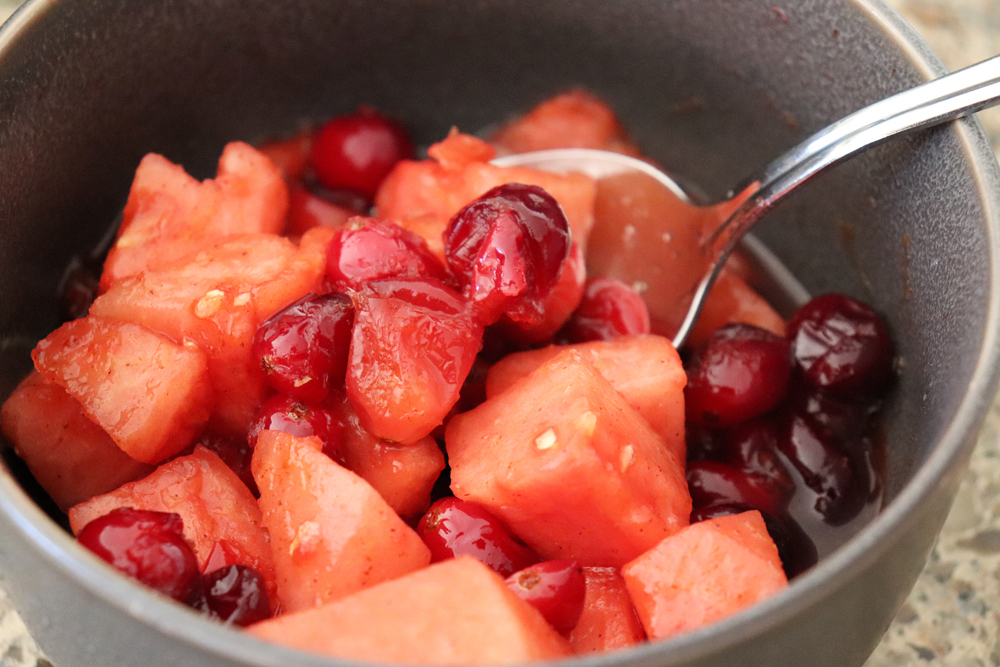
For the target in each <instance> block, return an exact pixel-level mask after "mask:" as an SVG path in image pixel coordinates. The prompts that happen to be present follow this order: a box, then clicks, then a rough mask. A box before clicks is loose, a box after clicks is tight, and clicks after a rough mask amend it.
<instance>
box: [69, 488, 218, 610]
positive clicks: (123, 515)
mask: <svg viewBox="0 0 1000 667" xmlns="http://www.w3.org/2000/svg"><path fill="white" fill-rule="evenodd" d="M77 540H78V541H79V542H80V544H82V545H83V546H85V547H87V548H88V549H90V550H91V551H92V552H94V553H95V554H97V555H98V556H100V557H101V558H103V559H104V560H106V561H107V562H109V563H111V565H112V566H114V567H115V568H116V569H118V570H119V571H121V572H124V573H125V574H127V575H129V576H130V577H133V578H134V579H137V580H139V581H140V582H142V583H143V584H145V585H147V586H149V587H150V588H153V589H156V590H158V591H160V592H161V593H163V594H165V595H169V596H170V597H172V598H174V599H175V600H180V601H181V602H184V601H186V600H187V599H188V596H189V595H190V594H191V591H192V590H193V587H194V586H195V584H196V582H197V580H198V576H199V573H198V559H197V558H196V557H195V554H194V550H193V549H192V548H191V545H190V544H188V543H187V541H186V540H185V539H184V522H183V521H182V520H181V517H180V515H178V514H173V513H168V512H151V511H147V510H136V509H131V508H128V507H120V508H118V509H115V510H112V511H110V512H108V513H107V514H105V515H104V516H101V517H98V518H96V519H94V520H93V521H91V522H90V523H88V524H87V525H86V526H84V527H83V530H81V531H80V534H79V535H78V536H77Z"/></svg>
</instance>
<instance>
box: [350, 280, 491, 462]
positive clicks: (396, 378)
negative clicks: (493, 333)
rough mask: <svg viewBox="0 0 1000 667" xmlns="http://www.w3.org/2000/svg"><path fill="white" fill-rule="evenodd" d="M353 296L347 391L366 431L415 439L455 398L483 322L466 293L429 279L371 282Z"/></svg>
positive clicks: (430, 428)
mask: <svg viewBox="0 0 1000 667" xmlns="http://www.w3.org/2000/svg"><path fill="white" fill-rule="evenodd" d="M353 297H354V300H355V305H356V307H357V317H356V318H355V322H354V334H353V339H352V341H351V356H350V363H349V366H348V371H347V396H348V398H350V400H351V404H352V405H353V406H354V408H355V409H356V410H357V412H358V417H359V418H360V419H361V423H362V424H363V425H364V427H365V428H366V429H368V430H369V431H370V432H371V433H373V434H375V435H377V436H378V437H380V438H383V439H385V440H391V441H393V442H399V443H402V444H410V443H414V442H416V441H417V440H419V439H420V438H423V437H424V436H426V435H428V434H429V433H431V431H433V430H434V428H435V427H436V426H438V424H440V423H441V421H442V420H443V419H444V418H445V415H447V414H448V412H449V410H451V407H452V406H453V405H454V404H455V402H456V401H458V397H459V392H460V390H461V387H462V384H463V383H464V382H465V379H466V377H467V376H468V374H469V370H470V369H471V368H472V364H473V362H474V361H475V358H476V353H477V352H478V350H479V344H480V341H481V340H482V335H483V330H482V327H481V326H480V325H479V324H478V323H477V322H476V321H475V320H474V319H473V317H472V316H471V315H470V313H469V308H468V304H467V302H466V301H465V299H463V298H462V297H461V296H459V295H458V294H456V293H455V292H454V290H452V289H450V288H449V287H448V286H447V285H445V284H443V283H441V282H440V281H436V280H432V279H429V278H420V279H417V278H397V279H393V280H376V281H372V282H370V283H368V284H367V285H365V287H364V289H362V290H360V291H359V292H357V293H355V294H354V295H353Z"/></svg>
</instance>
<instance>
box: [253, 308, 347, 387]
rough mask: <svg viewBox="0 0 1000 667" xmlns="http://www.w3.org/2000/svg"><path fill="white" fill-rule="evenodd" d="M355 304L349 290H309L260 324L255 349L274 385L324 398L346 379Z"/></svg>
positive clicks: (255, 338) (259, 361)
mask: <svg viewBox="0 0 1000 667" xmlns="http://www.w3.org/2000/svg"><path fill="white" fill-rule="evenodd" d="M353 326H354V305H353V304H352V303H351V300H350V298H348V297H347V295H345V294H340V293H333V294H322V295H319V296H317V295H315V294H309V295H307V296H305V297H303V298H301V299H299V300H298V301H296V302H295V303H293V304H292V305H290V306H288V307H286V308H284V309H282V310H280V311H279V312H278V313H276V314H275V315H273V316H271V317H270V318H269V319H268V320H267V321H266V322H264V323H263V324H261V325H260V326H259V327H258V328H257V332H256V333H255V334H254V337H253V347H252V352H253V355H254V358H255V359H256V360H257V363H258V364H259V365H260V368H261V370H262V371H263V372H264V376H265V378H266V379H267V382H268V384H270V385H271V387H272V388H274V389H275V390H276V391H279V392H281V393H283V394H286V395H288V396H290V397H292V398H295V399H296V400H299V401H305V402H312V403H315V402H318V401H322V400H323V399H324V398H326V396H327V394H329V392H330V389H332V388H340V387H342V386H343V384H344V375H345V373H346V371H347V353H348V351H349V350H350V347H351V328H352V327H353Z"/></svg>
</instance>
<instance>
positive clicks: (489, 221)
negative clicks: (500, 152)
mask: <svg viewBox="0 0 1000 667" xmlns="http://www.w3.org/2000/svg"><path fill="white" fill-rule="evenodd" d="M444 246H445V257H446V258H447V260H448V267H449V268H450V269H451V271H452V273H454V274H455V275H456V276H457V277H458V279H459V281H460V282H461V284H462V285H463V290H464V291H463V293H464V294H465V296H466V298H468V299H469V300H470V301H471V302H472V303H473V305H474V307H475V308H476V312H477V313H478V316H479V320H480V322H481V323H482V324H484V325H488V324H492V323H493V322H496V321H497V319H499V317H500V315H502V314H505V313H506V314H507V315H508V316H509V317H510V318H511V319H512V320H514V321H515V322H521V323H536V322H538V321H540V320H541V317H542V312H541V308H542V301H543V299H544V298H545V297H546V296H547V295H548V293H549V291H550V290H551V289H552V287H553V286H555V284H556V282H557V281H558V280H559V273H560V271H561V270H562V266H563V264H564V263H565V261H566V258H567V257H568V256H569V251H570V233H569V223H568V222H567V221H566V215H565V214H564V213H563V211H562V208H560V206H559V204H558V203H557V202H556V200H555V199H553V198H552V196H551V195H550V194H549V193H547V192H545V190H543V189H541V188H539V187H537V186H534V185H522V184H520V183H508V184H506V185H501V186H498V187H495V188H493V189H492V190H490V191H489V192H487V193H486V194H484V195H483V196H481V197H480V198H479V199H477V200H476V201H474V202H472V203H471V204H469V205H468V206H466V207H465V208H463V209H462V210H461V211H459V212H458V213H456V214H455V215H454V216H453V217H452V219H451V221H450V222H449V223H448V227H447V229H446V230H445V233H444Z"/></svg>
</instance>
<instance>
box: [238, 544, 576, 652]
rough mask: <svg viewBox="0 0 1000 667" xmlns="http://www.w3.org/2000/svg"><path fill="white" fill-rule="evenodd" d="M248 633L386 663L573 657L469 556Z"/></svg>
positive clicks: (533, 611) (532, 610)
mask: <svg viewBox="0 0 1000 667" xmlns="http://www.w3.org/2000/svg"><path fill="white" fill-rule="evenodd" d="M248 631H249V632H250V634H252V635H255V636H257V637H259V638H261V639H265V640H268V641H272V642H276V643H280V644H284V645H286V646H290V647H292V648H297V649H301V650H304V651H312V652H315V653H322V654H324V655H329V656H333V657H336V658H341V659H345V660H353V661H357V662H368V663H382V664H418V665H507V664H523V663H527V662H534V661H539V660H555V659H558V658H563V657H567V656H569V655H570V654H571V653H570V649H569V646H568V645H567V643H566V640H565V639H563V638H562V637H561V636H560V635H559V633H557V632H556V631H555V630H553V629H552V627H551V626H549V624H548V623H546V622H545V620H544V619H543V618H542V616H541V614H540V613H539V612H538V611H537V610H536V609H535V608H534V607H532V606H531V605H530V604H528V603H527V602H524V601H523V600H521V599H520V598H518V597H517V596H516V595H514V593H512V592H511V591H510V589H508V588H507V584H506V583H504V580H503V579H501V578H500V577H499V576H498V575H497V574H496V573H495V572H493V571H492V570H490V569H489V568H488V567H487V566H485V565H483V564H482V563H480V562H479V561H477V560H476V559H474V558H472V557H469V556H465V557H462V558H456V559H453V560H448V561H444V562H441V563H436V564H434V565H431V566H430V567H428V568H424V569H422V570H420V571H418V572H414V573H412V574H409V575H407V576H405V577H401V578H399V579H395V580H393V581H389V582H386V583H383V584H380V585H378V586H374V587H372V588H369V589H367V590H364V591H361V592H360V593H355V594H354V595H351V596H350V597H346V598H343V599H341V600H339V601H337V602H333V603H331V604H327V605H324V606H322V607H317V608H315V609H310V610H307V611H301V612H298V613H293V614H286V615H284V616H279V617H278V618H274V619H269V620H267V621H262V622H260V623H257V624H254V625H252V626H250V627H249V628H248Z"/></svg>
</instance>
